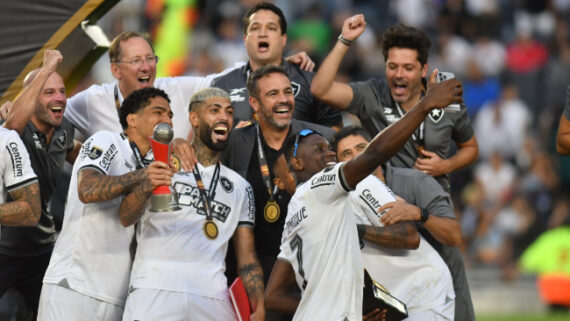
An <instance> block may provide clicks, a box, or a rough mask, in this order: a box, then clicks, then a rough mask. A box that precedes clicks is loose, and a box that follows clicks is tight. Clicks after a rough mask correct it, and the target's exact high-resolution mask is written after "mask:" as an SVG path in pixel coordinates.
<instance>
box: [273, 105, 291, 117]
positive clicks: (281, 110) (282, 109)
mask: <svg viewBox="0 0 570 321" xmlns="http://www.w3.org/2000/svg"><path fill="white" fill-rule="evenodd" d="M290 111H291V106H290V105H289V104H282V105H279V106H277V107H275V108H274V109H273V112H274V113H276V114H278V115H285V114H288V113H289V112H290Z"/></svg>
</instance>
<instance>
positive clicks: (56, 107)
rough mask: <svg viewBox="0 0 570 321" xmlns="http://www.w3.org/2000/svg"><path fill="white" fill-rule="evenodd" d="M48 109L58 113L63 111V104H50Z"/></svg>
mask: <svg viewBox="0 0 570 321" xmlns="http://www.w3.org/2000/svg"><path fill="white" fill-rule="evenodd" d="M49 110H50V111H51V112H52V113H56V114H60V113H62V112H63V106H62V105H55V106H51V107H50V108H49Z"/></svg>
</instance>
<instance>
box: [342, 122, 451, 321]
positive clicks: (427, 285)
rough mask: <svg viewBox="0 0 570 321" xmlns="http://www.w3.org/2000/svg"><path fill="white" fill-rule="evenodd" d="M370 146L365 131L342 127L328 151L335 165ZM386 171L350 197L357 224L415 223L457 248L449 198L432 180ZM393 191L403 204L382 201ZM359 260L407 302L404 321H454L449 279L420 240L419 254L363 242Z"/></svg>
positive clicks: (403, 171)
mask: <svg viewBox="0 0 570 321" xmlns="http://www.w3.org/2000/svg"><path fill="white" fill-rule="evenodd" d="M369 141H370V138H369V136H368V133H367V132H366V131H365V130H364V128H362V127H358V126H349V127H344V128H343V129H341V130H340V131H338V132H336V133H335V135H334V137H333V150H335V152H336V153H337V159H338V160H339V161H341V162H346V161H349V160H351V159H353V158H354V157H356V156H358V155H360V154H361V153H362V152H363V151H364V149H365V148H366V146H367V145H368V142H369ZM385 171H386V176H384V174H383V169H382V168H379V170H377V171H375V173H376V174H377V176H378V177H376V176H373V175H370V176H368V177H367V178H366V179H364V180H363V181H362V182H360V183H359V184H358V185H357V186H356V190H355V191H354V192H353V193H351V199H352V200H353V203H354V204H357V209H358V210H356V211H355V214H356V220H357V222H359V223H360V224H371V225H376V226H392V224H393V223H392V221H396V222H417V223H418V225H420V226H422V225H423V226H425V227H429V228H432V229H436V231H437V232H440V231H441V232H442V233H441V234H443V236H442V237H443V238H445V239H446V240H449V241H451V242H454V243H455V244H457V243H459V241H460V240H461V230H460V227H459V223H458V222H457V220H455V218H454V216H453V209H452V207H451V199H450V197H449V194H447V193H446V192H445V191H444V190H443V189H442V188H441V186H439V184H438V183H437V182H436V181H435V179H433V177H430V176H429V175H426V174H423V173H421V172H419V171H416V170H413V169H409V168H394V167H392V166H390V164H386V167H385ZM383 182H384V183H383ZM384 184H386V185H388V186H389V187H393V188H391V190H390V189H388V192H384V193H381V192H382V191H383V190H385V189H386V188H387V187H386V185H384ZM392 191H393V192H394V193H396V195H398V196H399V197H402V198H403V200H398V201H396V200H395V199H394V198H393V197H392V200H391V201H389V202H386V201H385V199H386V198H388V197H384V198H383V197H382V195H385V194H388V195H389V194H390V193H391V192H392ZM371 196H372V197H371ZM382 200H384V201H382ZM430 213H433V214H430ZM422 214H423V215H422ZM390 216H391V217H390ZM401 216H403V218H402V217H401ZM394 218H396V219H394ZM385 222H389V224H387V223H385ZM400 224H401V223H400ZM362 258H363V262H364V267H365V268H366V269H367V270H368V272H369V273H370V275H371V276H372V278H373V279H375V280H376V281H379V282H380V283H382V285H384V286H386V288H387V289H388V290H389V291H390V293H391V294H392V295H394V296H395V297H396V298H398V299H400V300H402V301H404V302H405V303H406V305H407V308H408V318H407V320H410V321H411V320H453V316H454V306H455V300H454V297H455V293H454V291H453V281H452V279H451V274H450V272H449V269H448V267H447V265H446V264H445V262H444V261H443V259H442V258H441V256H440V255H439V254H438V252H437V251H436V250H435V249H434V248H433V247H432V246H431V245H430V243H429V242H427V241H426V240H425V239H424V238H423V237H421V241H420V245H419V247H418V249H416V250H413V251H409V250H402V249H386V248H383V247H378V246H376V245H375V244H373V243H370V242H366V241H365V242H364V247H363V248H362Z"/></svg>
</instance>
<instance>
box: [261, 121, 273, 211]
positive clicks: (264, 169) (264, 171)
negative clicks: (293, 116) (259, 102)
mask: <svg viewBox="0 0 570 321" xmlns="http://www.w3.org/2000/svg"><path fill="white" fill-rule="evenodd" d="M256 129H257V155H258V156H259V169H260V170H261V176H263V185H265V188H266V189H267V193H268V194H269V201H274V200H275V198H274V197H273V195H274V194H275V193H277V185H276V186H273V191H272V190H271V176H270V175H269V166H268V165H267V158H266V157H265V154H264V153H263V145H261V134H260V133H259V124H257V127H256Z"/></svg>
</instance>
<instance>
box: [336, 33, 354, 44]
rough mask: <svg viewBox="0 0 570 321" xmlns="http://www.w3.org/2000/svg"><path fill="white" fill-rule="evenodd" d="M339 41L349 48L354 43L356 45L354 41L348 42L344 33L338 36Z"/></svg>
mask: <svg viewBox="0 0 570 321" xmlns="http://www.w3.org/2000/svg"><path fill="white" fill-rule="evenodd" d="M338 40H339V41H340V42H342V43H343V44H345V45H346V46H349V47H350V45H352V43H354V40H348V39H346V38H345V37H343V36H342V33H341V34H340V35H339V36H338Z"/></svg>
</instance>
